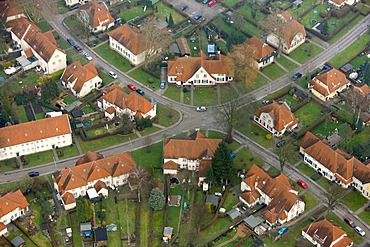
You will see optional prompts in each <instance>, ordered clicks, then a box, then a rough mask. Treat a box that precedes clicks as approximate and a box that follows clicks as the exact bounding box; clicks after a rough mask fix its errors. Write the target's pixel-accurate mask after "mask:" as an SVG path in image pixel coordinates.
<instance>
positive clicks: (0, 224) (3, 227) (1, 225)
mask: <svg viewBox="0 0 370 247" xmlns="http://www.w3.org/2000/svg"><path fill="white" fill-rule="evenodd" d="M4 229H6V225H4V223H3V222H0V232H2V231H3V230H4Z"/></svg>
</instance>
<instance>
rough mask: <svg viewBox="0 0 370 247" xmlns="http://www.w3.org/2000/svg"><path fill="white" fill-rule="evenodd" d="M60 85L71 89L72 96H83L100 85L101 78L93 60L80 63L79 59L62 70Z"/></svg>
mask: <svg viewBox="0 0 370 247" xmlns="http://www.w3.org/2000/svg"><path fill="white" fill-rule="evenodd" d="M61 80H62V85H63V86H64V87H65V88H69V89H71V92H72V93H73V95H74V96H76V97H78V98H83V97H85V96H86V95H87V94H89V93H90V92H91V90H94V89H97V88H99V87H101V85H102V79H101V78H100V77H99V74H98V71H97V70H96V68H95V66H94V64H93V62H89V63H87V64H85V65H82V64H81V62H80V61H76V62H74V63H72V64H70V65H69V66H68V67H67V68H66V69H65V70H64V72H63V74H62V77H61Z"/></svg>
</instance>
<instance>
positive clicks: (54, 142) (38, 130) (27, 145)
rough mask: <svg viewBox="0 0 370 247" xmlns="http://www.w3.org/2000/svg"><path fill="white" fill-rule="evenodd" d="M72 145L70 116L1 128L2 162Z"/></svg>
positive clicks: (0, 146) (0, 153) (0, 150)
mask: <svg viewBox="0 0 370 247" xmlns="http://www.w3.org/2000/svg"><path fill="white" fill-rule="evenodd" d="M71 144H72V130H71V126H70V124H69V119H68V115H66V114H64V115H62V116H57V117H52V118H45V119H40V120H36V121H32V122H27V123H21V124H16V125H11V126H6V127H3V128H0V160H6V159H10V158H14V157H19V156H22V155H28V154H34V153H39V152H43V151H47V150H51V149H53V148H57V147H66V146H69V145H71Z"/></svg>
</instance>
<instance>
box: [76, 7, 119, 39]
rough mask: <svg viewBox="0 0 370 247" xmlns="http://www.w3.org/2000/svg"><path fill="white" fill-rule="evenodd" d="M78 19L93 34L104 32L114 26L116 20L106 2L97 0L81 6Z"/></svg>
mask: <svg viewBox="0 0 370 247" xmlns="http://www.w3.org/2000/svg"><path fill="white" fill-rule="evenodd" d="M77 18H79V19H80V21H81V23H83V24H84V25H85V26H86V27H88V28H89V30H90V32H93V33H99V32H104V31H106V30H108V29H109V28H111V27H113V26H114V19H113V17H112V15H111V14H110V13H109V9H108V6H107V5H106V4H105V2H98V1H97V0H91V1H89V2H87V3H85V4H83V5H81V6H80V8H79V10H78V13H77Z"/></svg>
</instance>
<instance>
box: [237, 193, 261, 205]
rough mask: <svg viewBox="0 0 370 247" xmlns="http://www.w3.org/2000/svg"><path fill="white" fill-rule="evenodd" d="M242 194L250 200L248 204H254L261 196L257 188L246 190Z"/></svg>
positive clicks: (245, 198) (246, 199) (247, 200)
mask: <svg viewBox="0 0 370 247" xmlns="http://www.w3.org/2000/svg"><path fill="white" fill-rule="evenodd" d="M240 196H241V197H242V198H243V199H244V200H245V201H246V202H248V204H252V203H253V202H255V201H256V200H257V199H258V198H259V197H260V196H261V194H260V193H259V192H258V191H257V190H252V191H245V192H243V193H242V194H240Z"/></svg>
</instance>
